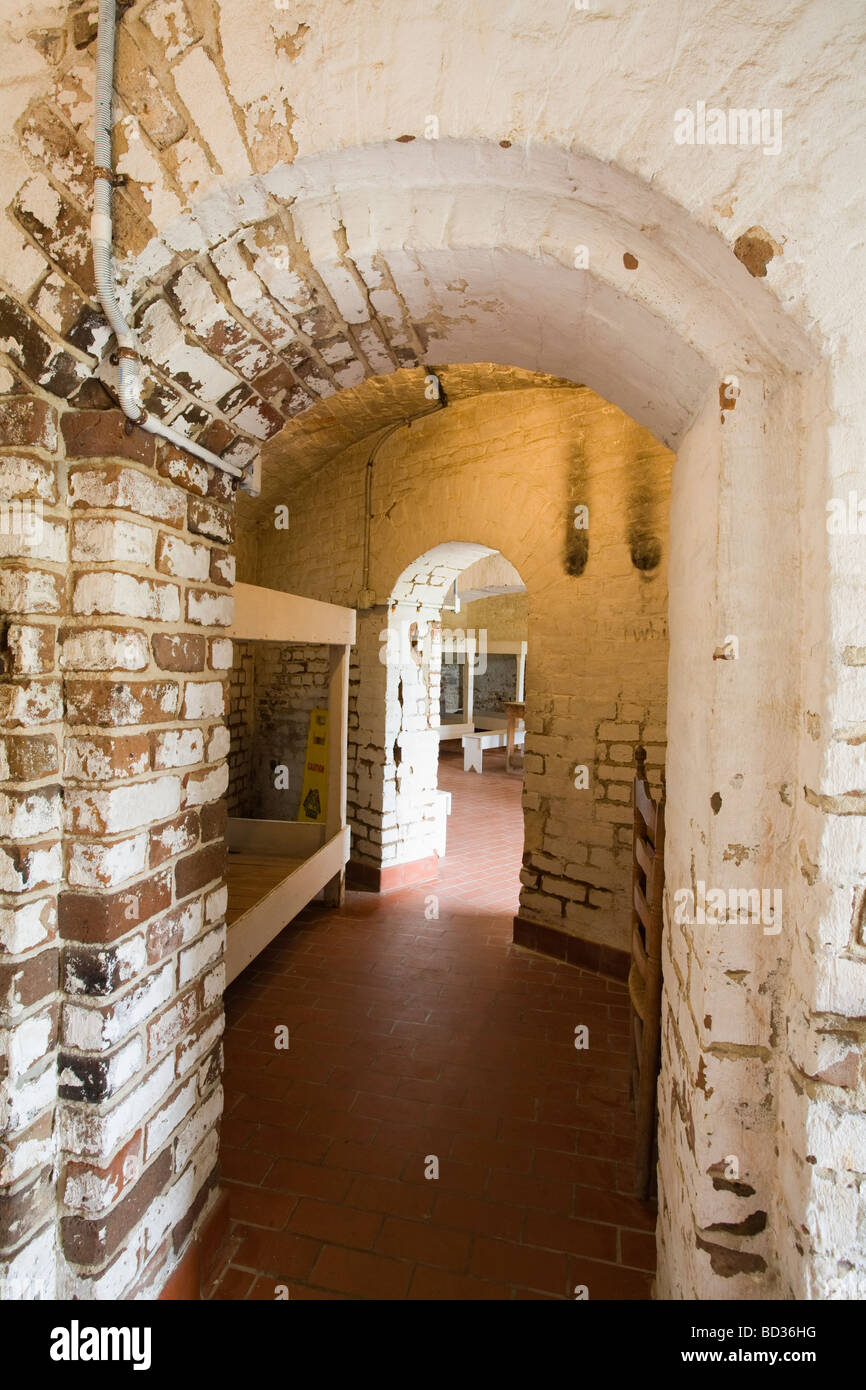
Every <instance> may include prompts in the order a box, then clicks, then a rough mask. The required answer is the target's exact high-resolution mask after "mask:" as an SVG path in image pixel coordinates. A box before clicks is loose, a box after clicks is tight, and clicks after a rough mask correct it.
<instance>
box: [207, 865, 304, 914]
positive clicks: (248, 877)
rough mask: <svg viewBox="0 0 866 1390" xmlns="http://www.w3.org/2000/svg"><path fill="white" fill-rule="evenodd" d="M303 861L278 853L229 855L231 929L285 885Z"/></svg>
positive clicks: (228, 879)
mask: <svg viewBox="0 0 866 1390" xmlns="http://www.w3.org/2000/svg"><path fill="white" fill-rule="evenodd" d="M303 862H304V861H303V859H287V858H285V857H283V856H282V855H276V854H240V853H238V852H237V851H233V852H232V853H230V854H229V856H228V866H227V869H226V881H227V884H228V893H229V900H228V907H227V909H226V922H227V923H228V925H229V926H231V924H232V922H236V921H237V919H238V917H242V916H243V914H244V913H245V912H248V911H249V910H250V908H251V907H253V906H254V905H255V904H256V903H257V902H259V900H260V899H261V898H264V897H265V896H266V895H267V894H268V893H270V891H271V889H272V888H276V886H277V884H278V883H282V881H283V879H284V878H288V876H289V874H293V873H294V872H295V869H299V868H300V867H301V865H302V864H303Z"/></svg>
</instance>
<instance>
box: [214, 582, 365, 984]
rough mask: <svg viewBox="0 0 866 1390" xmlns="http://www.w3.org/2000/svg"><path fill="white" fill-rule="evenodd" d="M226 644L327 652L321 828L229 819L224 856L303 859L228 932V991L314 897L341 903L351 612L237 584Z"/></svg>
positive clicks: (345, 854) (302, 823)
mask: <svg viewBox="0 0 866 1390" xmlns="http://www.w3.org/2000/svg"><path fill="white" fill-rule="evenodd" d="M234 599H235V610H234V621H233V623H232V626H231V628H230V629H229V632H228V636H229V637H232V638H235V639H236V640H238V641H245V642H303V643H309V644H313V645H327V646H328V647H329V648H330V669H329V674H328V802H327V813H326V820H325V824H324V825H321V824H316V823H315V822H307V821H275V820H248V819H244V818H241V817H232V818H230V819H229V823H228V832H227V840H228V847H229V850H230V851H231V850H236V851H239V852H241V853H248V854H259V855H274V856H276V857H279V858H287V859H302V860H303V863H301V864H300V865H299V866H298V867H297V868H296V869H295V870H294V871H293V872H292V873H290V874H288V875H287V876H286V877H285V878H284V879H282V880H281V882H279V883H278V884H277V885H276V887H275V888H272V889H271V890H270V891H269V892H267V893H266V894H265V895H264V896H263V897H262V898H260V899H259V901H258V902H257V903H255V904H254V905H253V906H252V907H251V908H248V909H247V911H246V912H244V913H243V915H242V916H240V917H237V918H236V919H235V920H234V922H232V923H231V924H230V925H229V928H228V932H227V942H226V983H227V984H230V983H231V981H232V980H234V979H236V978H237V976H238V975H239V974H240V973H241V971H242V970H244V969H245V968H246V966H248V965H249V963H250V961H251V960H254V959H255V957H256V956H257V955H258V954H259V952H260V951H263V950H264V948H265V947H266V946H267V945H268V944H269V943H270V942H271V941H273V939H274V937H275V936H278V935H279V933H280V932H281V931H282V930H283V928H284V927H285V926H287V925H288V923H289V922H290V921H291V920H292V918H293V917H296V916H297V914H298V913H299V912H300V911H301V909H302V908H304V907H306V905H307V904H308V903H309V902H311V901H312V899H313V898H315V897H316V895H317V894H318V893H320V892H324V896H325V901H326V902H328V903H330V904H331V905H333V906H336V905H338V904H339V903H341V902H342V901H343V898H344V896H345V891H346V863H347V862H348V858H349V843H350V833H349V827H348V825H347V823H346V772H347V751H346V750H347V735H348V727H349V650H350V648H351V646H352V644H353V643H354V641H355V612H354V610H353V609H351V608H340V607H338V606H337V605H336V604H332V603H320V602H318V601H317V600H316V599H309V598H302V597H300V595H298V594H286V593H282V592H281V591H279V590H275V589H263V588H260V587H258V586H257V585H254V584H237V585H236V586H235V590H234Z"/></svg>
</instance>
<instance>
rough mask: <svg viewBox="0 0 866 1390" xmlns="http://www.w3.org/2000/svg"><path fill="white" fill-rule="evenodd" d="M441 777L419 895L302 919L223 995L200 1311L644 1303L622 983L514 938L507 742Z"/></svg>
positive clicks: (648, 1246)
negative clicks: (432, 1164) (427, 880)
mask: <svg viewBox="0 0 866 1390" xmlns="http://www.w3.org/2000/svg"><path fill="white" fill-rule="evenodd" d="M440 786H442V787H443V788H446V789H447V790H449V791H451V792H452V793H453V797H452V814H451V817H450V820H449V824H448V852H447V855H446V856H445V858H444V859H443V860H442V862H441V864H440V877H439V879H438V881H437V882H435V883H431V884H424V885H421V886H419V887H417V888H407V889H401V890H400V891H399V892H395V893H393V894H387V895H383V896H379V895H375V894H369V893H349V894H348V895H347V900H346V904H345V906H344V907H343V908H341V909H339V910H333V909H326V908H324V907H322V906H318V905H317V906H313V907H310V908H308V909H307V910H306V911H305V912H304V913H303V914H302V915H301V917H299V918H297V919H296V920H295V921H294V922H293V923H292V924H291V926H289V927H288V928H287V929H286V930H285V931H284V932H283V933H282V934H281V935H280V936H279V937H278V938H277V940H276V941H274V942H273V943H272V944H271V946H269V947H268V949H267V950H266V951H264V952H263V953H262V954H261V955H260V956H259V957H258V959H257V960H256V961H254V962H253V964H252V965H251V966H250V967H249V968H248V969H247V970H246V971H245V972H244V974H243V975H242V976H241V977H240V979H238V980H237V981H236V982H235V983H234V984H233V985H232V986H231V988H230V989H229V990H228V991H227V994H226V1038H225V1053H226V1071H225V1116H224V1120H223V1125H222V1176H223V1180H224V1182H225V1184H226V1187H227V1190H228V1192H229V1195H230V1211H231V1217H232V1229H231V1236H230V1240H229V1244H228V1246H227V1247H226V1257H225V1260H224V1263H223V1265H222V1267H221V1270H220V1272H219V1274H218V1275H217V1277H216V1279H215V1281H214V1283H213V1286H212V1288H211V1290H210V1296H212V1297H214V1298H218V1299H273V1298H275V1297H276V1296H277V1295H278V1290H277V1286H278V1285H284V1286H286V1290H287V1292H288V1296H289V1297H290V1298H301V1299H305V1298H314V1299H340V1298H349V1299H455V1300H462V1299H538V1298H542V1299H545V1298H554V1299H570V1298H574V1297H575V1288H576V1286H579V1285H585V1286H586V1287H587V1289H588V1292H589V1298H590V1299H645V1298H648V1297H649V1296H650V1283H651V1279H652V1274H651V1271H652V1270H653V1268H654V1263H655V1249H654V1235H653V1231H654V1225H655V1211H654V1208H653V1207H652V1206H650V1205H646V1204H644V1203H641V1202H639V1201H636V1200H635V1199H634V1198H633V1197H632V1196H630V1195H629V1194H630V1183H631V1156H632V1155H631V1146H632V1142H633V1120H632V1113H631V1106H630V1101H629V1092H628V1068H627V1061H626V1058H627V1045H628V1009H627V997H626V993H625V989H624V988H623V986H622V985H620V984H617V983H614V982H612V981H609V980H605V979H602V978H600V977H599V976H596V975H591V974H589V973H587V972H585V971H582V970H579V969H577V968H575V967H574V966H570V965H565V964H562V963H560V962H558V961H553V960H549V959H547V958H546V957H544V956H540V955H536V954H534V953H532V952H530V951H527V950H524V949H523V948H521V947H518V946H514V945H513V944H512V943H511V931H512V917H513V915H514V913H515V911H516V909H517V894H518V873H519V870H520V860H521V852H522V842H523V836H522V821H521V813H520V792H521V779H520V777H519V776H515V775H514V774H507V773H506V772H505V762H504V751H500V750H497V751H496V752H494V753H492V754H490V753H485V755H484V773H483V775H481V776H479V775H478V774H477V773H475V772H469V773H464V772H463V769H462V759H461V757H460V755H459V753H457V754H454V753H451V752H448V751H443V753H442V756H441V759H440ZM431 895H435V898H436V899H438V917H437V916H433V915H432V913H433V911H434V909H435V907H436V903H435V902H434V901H433V900H432V899H431ZM428 914H429V915H428ZM578 1024H586V1025H587V1027H588V1029H589V1044H590V1045H589V1048H588V1049H587V1050H578V1049H576V1048H575V1047H574V1030H575V1027H576V1026H577V1025H578ZM280 1025H285V1026H286V1027H287V1028H288V1029H289V1035H290V1046H289V1048H288V1050H277V1048H276V1047H275V1030H276V1029H277V1028H279V1026H280ZM430 1156H435V1157H436V1158H437V1159H438V1167H439V1175H438V1177H431V1178H428V1177H426V1176H425V1167H426V1166H427V1165H428V1158H429V1157H430ZM282 1296H283V1297H285V1292H282Z"/></svg>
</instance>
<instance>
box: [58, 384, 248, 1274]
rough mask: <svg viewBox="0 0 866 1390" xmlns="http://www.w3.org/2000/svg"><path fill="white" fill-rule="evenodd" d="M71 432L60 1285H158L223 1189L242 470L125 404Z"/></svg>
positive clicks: (71, 425)
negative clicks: (231, 714) (128, 424)
mask: <svg viewBox="0 0 866 1390" xmlns="http://www.w3.org/2000/svg"><path fill="white" fill-rule="evenodd" d="M61 428H62V434H63V439H64V441H65V446H66V459H67V468H66V487H67V502H68V508H69V510H68V518H69V559H70V563H69V566H68V570H67V579H66V584H65V595H64V597H65V604H66V617H65V620H64V622H63V626H62V628H61V630H60V633H59V666H60V669H61V672H62V675H63V687H64V701H65V704H64V721H65V722H64V739H63V748H62V779H63V793H62V796H63V827H64V875H65V877H64V883H63V886H62V891H61V893H60V899H59V914H58V915H59V933H60V939H61V962H60V1000H61V1012H60V1040H59V1047H60V1054H59V1058H58V1091H59V1100H58V1111H59V1114H58V1128H57V1134H58V1155H57V1189H56V1190H57V1200H58V1222H59V1224H58V1242H59V1248H60V1249H61V1250H62V1254H63V1257H64V1272H63V1276H62V1293H63V1294H64V1295H65V1296H74V1297H79V1298H85V1299H86V1298H100V1299H104V1298H123V1297H130V1296H134V1295H135V1294H144V1296H153V1295H155V1294H156V1293H157V1292H158V1291H159V1289H160V1287H161V1286H162V1284H163V1283H164V1281H165V1278H166V1277H167V1274H168V1273H169V1271H170V1269H171V1268H172V1267H173V1265H174V1263H175V1262H176V1261H177V1259H178V1258H179V1257H180V1256H181V1255H182V1254H183V1252H184V1249H185V1246H186V1244H187V1242H188V1240H189V1238H190V1235H191V1233H192V1232H193V1229H194V1227H195V1226H196V1223H197V1221H198V1220H199V1218H200V1217H201V1215H202V1213H203V1212H204V1211H205V1209H206V1208H207V1207H208V1206H209V1204H210V1202H212V1201H213V1200H214V1199H215V1184H216V1172H217V1169H216V1164H217V1149H218V1133H217V1126H218V1122H219V1117H220V1113H221V1109H222V1092H221V1087H220V1070H221V1034H222V1029H223V1012H222V990H223V983H224V970H223V966H222V955H223V949H224V942H225V923H224V914H225V906H226V891H225V887H224V884H223V872H224V856H225V846H224V839H223V835H224V826H225V803H224V800H223V797H224V793H225V791H226V788H227V784H228V768H227V762H226V758H227V754H228V744H229V736H228V729H227V726H226V699H227V682H226V672H227V671H228V670H229V669H230V667H231V660H232V658H231V643H230V642H229V641H228V640H227V639H226V638H225V637H224V636H222V635H221V634H222V631H223V629H224V627H225V626H226V625H227V624H228V623H230V621H231V607H232V600H231V597H230V596H229V592H228V591H229V588H230V586H231V584H232V582H233V577H234V576H233V560H232V558H231V557H230V555H229V554H228V551H227V549H226V547H227V546H228V545H230V544H231V541H232V501H233V499H232V486H231V483H230V480H229V479H228V478H227V477H226V476H225V475H223V474H221V473H218V472H216V471H215V470H211V469H209V468H207V467H206V466H205V465H204V464H199V463H197V462H195V461H192V460H190V459H189V458H188V457H187V456H185V455H181V454H179V453H178V451H176V450H174V449H172V448H171V447H170V446H167V445H165V444H163V443H159V444H157V441H155V440H154V439H153V438H152V437H151V436H148V435H146V434H144V433H143V432H142V431H134V432H133V433H132V434H131V435H127V434H126V433H125V431H124V428H123V419H122V417H121V416H120V414H119V412H116V411H114V410H109V411H70V412H68V413H67V414H65V415H64V416H63V419H62V421H61Z"/></svg>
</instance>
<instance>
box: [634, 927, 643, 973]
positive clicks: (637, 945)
mask: <svg viewBox="0 0 866 1390" xmlns="http://www.w3.org/2000/svg"><path fill="white" fill-rule="evenodd" d="M631 958H632V960H633V961H634V963H635V965H636V966H637V968H638V970H639V971H640V973H641V975H642V976H644V975H646V962H647V954H646V951H645V950H644V944H643V942H642V941H641V937H640V932H639V931H638V929H637V926H636V925H635V926H634V927H632V933H631Z"/></svg>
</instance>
